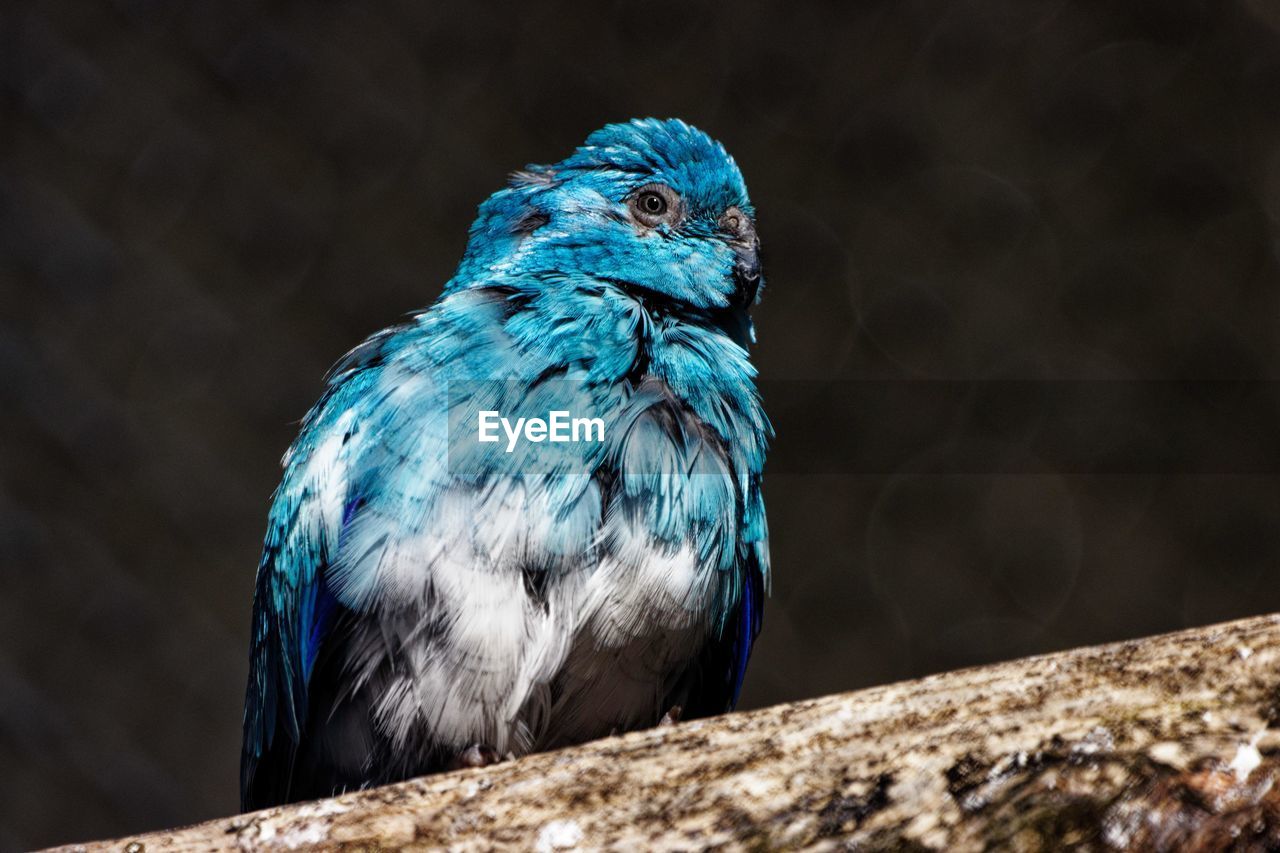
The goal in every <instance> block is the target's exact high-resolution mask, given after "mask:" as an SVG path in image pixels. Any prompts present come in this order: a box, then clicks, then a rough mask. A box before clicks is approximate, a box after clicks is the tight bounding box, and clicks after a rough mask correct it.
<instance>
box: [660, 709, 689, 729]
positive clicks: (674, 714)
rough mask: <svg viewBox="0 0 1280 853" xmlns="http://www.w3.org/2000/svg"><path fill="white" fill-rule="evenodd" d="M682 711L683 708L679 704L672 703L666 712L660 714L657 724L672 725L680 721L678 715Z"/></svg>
mask: <svg viewBox="0 0 1280 853" xmlns="http://www.w3.org/2000/svg"><path fill="white" fill-rule="evenodd" d="M682 713H684V708H682V707H680V706H679V705H672V706H671V708H670V709H669V710H668V711H667V713H665V714H663V715H662V719H661V720H658V725H659V726H674V725H675V724H676V723H678V722H680V715H681V714H682Z"/></svg>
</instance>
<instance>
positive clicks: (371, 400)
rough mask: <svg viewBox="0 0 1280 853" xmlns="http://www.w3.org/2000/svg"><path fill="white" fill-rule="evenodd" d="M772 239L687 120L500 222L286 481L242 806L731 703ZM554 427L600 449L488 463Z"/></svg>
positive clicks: (253, 661) (581, 169)
mask: <svg viewBox="0 0 1280 853" xmlns="http://www.w3.org/2000/svg"><path fill="white" fill-rule="evenodd" d="M759 245H760V244H759V240H758V238H757V236H756V230H755V223H754V212H753V208H752V206H751V203H750V201H749V200H748V198H747V190H746V186H745V184H744V182H743V179H742V175H741V173H740V172H739V170H738V167H737V166H736V165H735V163H734V161H733V158H731V157H730V156H729V155H728V154H727V153H726V152H725V150H724V148H723V147H722V146H721V145H720V144H719V143H717V142H715V141H714V140H712V139H711V138H710V137H708V136H707V135H706V134H704V133H702V132H701V131H699V130H696V129H695V128H693V127H690V126H689V125H687V124H685V123H684V122H682V121H677V120H670V121H658V120H654V119H646V120H636V121H631V122H628V123H624V124H614V125H609V126H607V127H604V128H603V129H601V130H598V131H596V132H595V133H593V134H591V135H590V136H589V137H588V138H587V140H586V141H585V143H584V144H583V145H582V146H581V147H579V148H578V149H577V150H575V151H574V152H573V153H572V154H571V155H570V156H569V157H568V158H566V159H565V160H562V161H561V162H559V163H556V164H554V165H551V166H529V167H526V168H525V169H524V170H522V171H519V172H516V173H515V174H514V175H513V176H512V178H511V180H510V183H509V185H508V186H507V187H506V188H504V189H502V190H500V191H498V192H496V193H494V194H493V195H492V196H490V197H489V198H488V199H487V200H486V201H485V202H484V203H483V204H481V205H480V208H479V214H478V217H477V219H476V220H475V223H474V224H473V225H472V227H471V232H470V239H469V242H468V244H467V248H466V252H465V254H464V256H463V258H462V261H461V263H460V264H459V266H458V268H457V272H456V274H455V275H454V276H453V278H452V279H450V280H449V282H448V283H447V285H446V286H445V289H444V292H443V294H442V295H441V296H440V298H439V299H438V300H437V301H436V302H435V304H434V305H432V306H431V307H430V308H427V309H426V310H424V311H421V312H420V313H417V314H415V315H412V317H411V318H410V319H409V320H408V321H407V322H405V323H403V324H402V325H398V326H394V327H391V328H388V329H385V330H383V331H381V332H378V333H377V334H375V335H373V336H372V337H370V338H369V339H368V340H366V341H365V342H364V343H362V344H360V345H359V346H358V347H356V348H355V349H354V350H353V351H352V352H350V353H349V354H348V355H347V356H346V357H345V358H344V359H343V360H342V361H341V362H339V363H338V365H337V366H336V367H335V368H334V369H333V371H332V372H331V373H330V375H329V377H328V378H327V380H326V387H325V391H324V394H323V396H322V397H321V399H320V401H319V402H318V403H317V404H316V405H315V407H314V408H313V409H312V410H311V411H310V413H309V414H308V415H307V416H306V418H305V419H304V421H303V423H302V428H301V432H300V434H299V436H298V438H297V440H296V441H295V442H294V444H293V445H292V446H291V447H290V449H289V451H288V452H287V453H286V455H285V457H284V460H283V467H284V477H283V480H282V482H281V483H280V486H279V488H278V489H277V491H276V493H275V495H274V498H273V502H272V506H271V510H270V516H269V519H268V527H267V534H266V541H265V544H264V547H263V552H262V560H261V563H260V564H259V567H258V574H257V585H256V595H255V599H254V611H253V626H252V647H251V653H250V672H249V683H248V690H247V696H246V699H245V714H244V745H243V751H242V755H241V800H242V805H243V807H244V808H245V809H246V810H247V809H255V808H261V807H265V806H269V805H274V804H279V803H285V802H293V801H297V800H302V799H311V798H316V797H324V796H329V795H332V794H335V793H340V792H342V791H346V790H353V789H358V788H365V787H370V786H374V785H380V784H385V783H389V782H394V781H398V780H401V779H405V778H409V777H412V776H417V775H422V774H426V773H433V772H438V771H441V770H445V769H449V768H451V767H456V766H465V765H477V764H484V763H488V762H490V761H494V760H498V758H499V757H500V756H508V755H522V754H525V753H528V752H531V751H537V750H545V749H551V748H556V747H559V746H564V745H568V744H573V743H579V742H582V741H585V740H589V739H592V738H597V737H602V736H606V735H609V734H610V733H613V732H621V731H628V730H633V729H637V728H643V727H648V726H652V725H655V724H657V723H659V722H660V721H662V720H664V719H677V718H679V717H681V716H683V717H684V718H694V717H700V716H707V715H712V714H718V713H723V712H725V711H728V710H732V709H733V707H734V705H735V703H736V702H737V699H738V693H739V690H740V688H741V686H742V680H743V674H744V671H745V669H746V666H747V658H748V656H749V655H750V653H751V647H752V644H753V643H754V641H755V638H756V635H757V633H758V632H759V630H760V614H761V607H762V604H763V598H764V595H765V592H766V590H767V588H768V583H769V580H768V579H769V556H768V533H767V529H766V524H765V510H764V503H763V499H762V497H761V490H760V489H761V471H762V468H763V465H764V459H765V452H766V447H767V445H768V442H769V440H770V438H771V437H772V430H771V427H770V426H769V422H768V420H767V418H766V416H765V413H764V410H763V408H762V406H761V401H760V398H759V394H758V392H757V391H756V388H755V385H754V379H755V375H756V371H755V368H754V367H753V366H752V364H751V362H750V361H749V359H748V354H747V348H748V345H749V344H751V343H754V334H755V333H754V329H753V326H752V323H751V320H750V317H749V313H748V312H749V309H750V307H751V306H752V305H753V304H754V303H755V302H756V300H757V297H758V295H759V291H760V288H761V285H762V281H763V279H762V277H761V271H760V259H759ZM557 411H560V412H569V413H571V414H572V415H573V416H574V418H575V419H577V418H579V417H581V418H583V419H584V420H587V419H595V420H598V422H599V424H600V426H601V427H602V428H601V429H600V430H598V431H597V432H596V433H594V434H593V431H592V430H591V429H586V430H585V431H584V434H583V435H582V436H580V437H579V438H580V440H577V441H559V440H557V441H555V442H553V441H550V440H543V439H545V438H546V435H545V434H544V433H545V429H544V430H543V432H542V433H539V432H537V431H536V430H535V429H534V428H533V427H531V426H526V428H525V429H524V432H523V433H522V434H520V435H517V436H516V437H517V438H522V439H523V440H522V441H520V442H519V445H520V446H519V448H518V449H517V448H514V447H512V442H509V441H508V440H507V437H506V435H501V440H500V441H497V442H496V443H495V442H493V441H485V440H482V439H481V430H480V429H479V426H478V422H479V419H480V418H481V415H482V414H483V413H485V412H489V413H497V414H499V415H501V416H503V417H507V416H510V417H511V419H512V420H515V418H516V415H520V416H525V415H528V416H530V417H532V414H531V413H539V414H541V415H546V414H547V413H554V412H557ZM516 422H517V423H519V422H518V421H516ZM575 423H576V420H575ZM544 427H545V424H544ZM539 436H541V438H540V437H539ZM562 437H563V436H562Z"/></svg>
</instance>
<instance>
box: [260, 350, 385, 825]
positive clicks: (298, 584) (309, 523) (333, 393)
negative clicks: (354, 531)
mask: <svg viewBox="0 0 1280 853" xmlns="http://www.w3.org/2000/svg"><path fill="white" fill-rule="evenodd" d="M369 378H370V376H369V374H368V373H367V372H364V371H360V370H352V371H350V372H349V373H348V374H347V375H345V376H342V377H337V378H335V380H334V382H333V383H332V384H331V385H330V386H329V389H328V391H327V392H326V394H325V396H324V397H323V398H322V399H321V401H320V403H319V404H317V405H316V407H315V408H314V409H313V410H312V412H311V413H310V414H309V415H308V416H307V418H306V419H305V421H304V422H303V428H302V431H301V433H300V435H299V437H298V439H297V441H296V442H295V443H294V444H293V446H292V447H291V448H290V449H289V452H288V454H287V455H286V456H285V459H284V477H283V479H282V481H281V483H280V486H279V488H278V489H277V490H276V493H275V496H274V498H273V501H272V506H271V511H270V515H269V517H268V523H267V535H266V541H265V543H264V545H263V552H262V559H261V562H260V563H259V566H258V578H257V589H256V593H255V596H254V608H253V624H252V644H251V652H250V673H249V683H248V687H247V690H246V697H245V712H244V744H243V750H242V753H241V768H240V773H241V778H240V783H241V799H242V805H243V806H244V808H246V809H249V808H256V807H261V806H263V805H267V804H272V803H277V802H281V801H283V800H285V799H287V798H288V791H289V788H290V782H291V776H292V768H293V761H294V753H295V751H296V748H297V744H298V742H299V739H300V732H301V730H302V727H303V725H304V724H305V720H306V716H307V695H308V690H307V683H308V679H309V677H310V674H311V669H312V666H313V665H314V663H315V660H316V657H317V655H318V653H319V650H320V645H321V643H322V641H323V639H324V637H325V635H326V634H327V632H328V631H329V628H330V626H331V625H332V623H333V621H334V619H335V617H336V616H337V611H338V608H339V606H338V604H337V602H336V600H335V598H334V596H333V594H332V591H331V590H330V589H329V587H328V585H327V583H326V577H325V575H326V572H325V570H326V568H327V566H328V565H329V564H330V563H331V561H332V559H333V557H334V555H335V554H336V553H337V549H338V547H339V545H340V542H341V539H342V531H343V528H344V526H345V524H346V523H347V521H348V520H349V519H350V516H351V514H352V512H353V511H354V508H355V503H354V502H353V501H352V500H351V497H352V492H351V489H350V481H351V477H352V473H353V468H354V465H353V463H354V458H355V455H356V452H357V448H358V447H359V446H360V443H359V441H358V440H357V434H358V431H359V429H360V424H359V423H358V421H357V418H356V409H355V408H354V405H355V402H356V401H357V400H358V399H359V397H360V395H361V394H362V393H363V391H364V390H365V385H366V384H367V382H368V380H369Z"/></svg>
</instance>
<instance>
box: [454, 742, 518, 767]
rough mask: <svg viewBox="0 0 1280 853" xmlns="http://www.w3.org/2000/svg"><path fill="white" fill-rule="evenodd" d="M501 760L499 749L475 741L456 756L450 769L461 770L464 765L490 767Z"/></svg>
mask: <svg viewBox="0 0 1280 853" xmlns="http://www.w3.org/2000/svg"><path fill="white" fill-rule="evenodd" d="M508 755H509V754H508ZM501 760H502V756H501V755H499V754H498V750H496V749H494V748H493V747H491V746H486V745H485V744H482V743H473V744H471V746H469V747H467V748H466V749H464V750H462V752H459V753H458V754H457V755H456V756H454V759H453V762H452V763H451V764H450V765H449V769H450V770H461V769H463V768H464V767H488V766H489V765H490V764H497V763H498V762H499V761H501Z"/></svg>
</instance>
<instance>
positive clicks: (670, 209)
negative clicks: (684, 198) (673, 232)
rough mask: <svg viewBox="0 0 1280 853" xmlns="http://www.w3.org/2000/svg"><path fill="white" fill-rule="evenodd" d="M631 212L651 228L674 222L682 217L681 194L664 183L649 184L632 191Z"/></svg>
mask: <svg viewBox="0 0 1280 853" xmlns="http://www.w3.org/2000/svg"><path fill="white" fill-rule="evenodd" d="M631 213H632V215H633V216H635V218H636V219H637V220H639V221H640V223H641V224H643V225H647V226H648V227H650V228H655V227H657V226H658V225H660V224H662V223H663V222H667V223H673V222H675V221H676V220H677V219H679V218H680V196H679V195H677V194H676V191H675V190H673V189H671V187H668V186H665V185H664V184H647V185H645V186H643V187H641V188H640V189H638V190H636V191H635V192H634V193H632V195H631Z"/></svg>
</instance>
